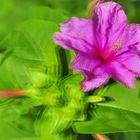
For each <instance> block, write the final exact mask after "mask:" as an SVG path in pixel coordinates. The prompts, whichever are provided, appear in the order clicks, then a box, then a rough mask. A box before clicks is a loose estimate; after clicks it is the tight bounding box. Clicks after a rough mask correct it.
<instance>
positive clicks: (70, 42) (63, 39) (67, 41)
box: [53, 32, 91, 53]
mask: <svg viewBox="0 0 140 140" xmlns="http://www.w3.org/2000/svg"><path fill="white" fill-rule="evenodd" d="M53 38H54V41H55V43H56V44H57V45H60V46H61V47H63V48H65V49H68V50H73V51H75V52H78V51H80V52H84V53H89V52H91V46H90V44H88V43H87V42H86V41H85V40H83V39H79V38H73V37H71V36H69V35H66V34H64V33H59V32H57V33H55V34H54V37H53Z"/></svg>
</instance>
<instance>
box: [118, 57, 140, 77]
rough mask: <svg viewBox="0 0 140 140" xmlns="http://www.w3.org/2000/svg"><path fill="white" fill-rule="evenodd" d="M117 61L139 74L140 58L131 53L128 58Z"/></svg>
mask: <svg viewBox="0 0 140 140" xmlns="http://www.w3.org/2000/svg"><path fill="white" fill-rule="evenodd" d="M119 62H120V63H121V64H122V65H123V66H124V67H125V68H127V69H128V70H130V71H132V72H133V73H135V74H137V75H139V76H140V58H139V57H138V56H137V55H133V56H131V57H129V58H126V57H125V59H120V60H119Z"/></svg>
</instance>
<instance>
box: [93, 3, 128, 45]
mask: <svg viewBox="0 0 140 140" xmlns="http://www.w3.org/2000/svg"><path fill="white" fill-rule="evenodd" d="M93 20H94V29H95V33H96V36H97V39H98V43H100V44H101V46H102V47H105V46H106V44H107V43H110V44H112V43H115V41H117V39H119V37H120V35H121V34H122V33H123V31H124V28H125V26H126V23H127V17H126V15H125V13H124V11H123V9H122V7H121V6H120V5H119V4H117V3H115V2H105V3H101V4H99V5H97V6H96V8H95V11H94V17H93Z"/></svg>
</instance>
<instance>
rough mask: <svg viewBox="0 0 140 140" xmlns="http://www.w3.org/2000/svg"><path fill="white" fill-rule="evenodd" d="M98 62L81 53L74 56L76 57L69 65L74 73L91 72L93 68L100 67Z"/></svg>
mask: <svg viewBox="0 0 140 140" xmlns="http://www.w3.org/2000/svg"><path fill="white" fill-rule="evenodd" d="M100 64H101V63H100V61H99V60H98V59H96V58H94V57H91V56H90V55H85V54H83V53H78V54H76V57H75V58H74V59H73V61H72V63H71V69H73V70H76V71H79V72H80V71H81V70H82V71H83V70H84V71H85V70H86V71H89V72H93V70H94V68H96V67H98V66H99V65H100Z"/></svg>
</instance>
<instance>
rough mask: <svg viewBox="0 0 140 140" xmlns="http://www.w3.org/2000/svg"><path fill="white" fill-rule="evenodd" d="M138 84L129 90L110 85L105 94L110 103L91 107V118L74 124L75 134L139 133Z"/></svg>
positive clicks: (139, 96) (139, 83)
mask: <svg viewBox="0 0 140 140" xmlns="http://www.w3.org/2000/svg"><path fill="white" fill-rule="evenodd" d="M139 87H140V82H139V81H137V82H136V87H135V89H133V90H130V89H128V88H126V87H124V86H122V85H120V84H114V85H110V88H109V89H108V91H107V92H106V93H105V96H108V97H109V98H110V99H111V101H108V102H104V103H97V104H95V106H94V107H91V110H90V113H89V114H90V116H91V118H90V119H89V120H87V121H85V122H76V123H75V124H74V126H73V128H74V130H75V132H77V133H84V134H86V133H88V134H96V133H116V132H139V131H140V108H139V106H140V95H139V89H140V88H139Z"/></svg>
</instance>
